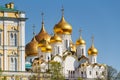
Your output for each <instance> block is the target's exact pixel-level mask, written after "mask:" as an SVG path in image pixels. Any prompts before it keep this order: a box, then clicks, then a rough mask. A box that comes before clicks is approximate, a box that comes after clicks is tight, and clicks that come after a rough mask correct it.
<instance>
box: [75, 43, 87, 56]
mask: <svg viewBox="0 0 120 80" xmlns="http://www.w3.org/2000/svg"><path fill="white" fill-rule="evenodd" d="M82 49H83V51H82ZM82 55H84V56H86V45H79V46H77V57H81V56H82Z"/></svg>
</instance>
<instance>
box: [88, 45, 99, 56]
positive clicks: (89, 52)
mask: <svg viewBox="0 0 120 80" xmlns="http://www.w3.org/2000/svg"><path fill="white" fill-rule="evenodd" d="M97 54H98V50H97V49H96V48H95V47H94V45H93V44H92V46H91V47H90V48H89V49H88V55H95V56H96V55H97Z"/></svg>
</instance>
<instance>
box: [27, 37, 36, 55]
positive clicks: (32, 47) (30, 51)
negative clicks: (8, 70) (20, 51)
mask: <svg viewBox="0 0 120 80" xmlns="http://www.w3.org/2000/svg"><path fill="white" fill-rule="evenodd" d="M25 53H26V55H27V56H37V55H38V42H37V41H36V39H35V37H34V38H33V39H32V40H31V42H29V43H28V44H27V45H26V46H25Z"/></svg>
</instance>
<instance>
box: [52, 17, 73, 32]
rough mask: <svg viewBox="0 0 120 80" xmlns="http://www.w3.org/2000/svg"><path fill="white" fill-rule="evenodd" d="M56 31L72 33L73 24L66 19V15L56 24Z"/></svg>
mask: <svg viewBox="0 0 120 80" xmlns="http://www.w3.org/2000/svg"><path fill="white" fill-rule="evenodd" d="M54 33H56V34H71V33H72V26H71V25H70V24H68V23H67V22H66V21H65V19H64V16H62V19H61V20H60V22H59V23H58V24H56V25H55V26H54Z"/></svg>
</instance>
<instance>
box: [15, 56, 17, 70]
mask: <svg viewBox="0 0 120 80" xmlns="http://www.w3.org/2000/svg"><path fill="white" fill-rule="evenodd" d="M15 71H17V59H16V58H15Z"/></svg>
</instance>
